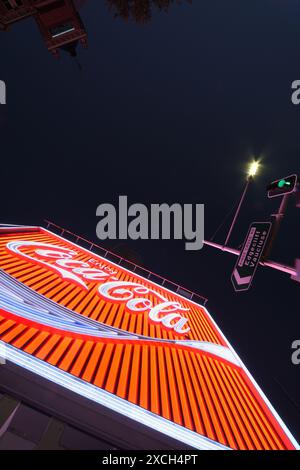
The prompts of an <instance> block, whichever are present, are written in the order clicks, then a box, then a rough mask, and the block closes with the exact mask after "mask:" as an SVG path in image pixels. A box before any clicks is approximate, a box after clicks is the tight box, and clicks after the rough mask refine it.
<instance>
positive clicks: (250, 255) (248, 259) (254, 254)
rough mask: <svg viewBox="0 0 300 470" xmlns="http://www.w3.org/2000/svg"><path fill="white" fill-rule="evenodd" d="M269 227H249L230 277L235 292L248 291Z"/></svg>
mask: <svg viewBox="0 0 300 470" xmlns="http://www.w3.org/2000/svg"><path fill="white" fill-rule="evenodd" d="M271 226H272V224H271V222H253V224H251V225H250V228H249V231H248V234H247V237H246V240H245V241H244V245H243V248H242V251H241V253H240V255H239V259H238V261H237V263H236V265H235V268H234V271H233V273H232V276H231V281H232V284H233V287H234V289H235V291H236V292H241V291H245V290H249V289H250V287H251V284H252V280H253V278H254V275H255V272H256V269H257V266H258V264H259V262H260V259H261V256H262V254H263V252H264V249H265V246H266V243H267V241H268V238H269V234H270V230H271Z"/></svg>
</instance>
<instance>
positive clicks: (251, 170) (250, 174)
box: [224, 159, 260, 246]
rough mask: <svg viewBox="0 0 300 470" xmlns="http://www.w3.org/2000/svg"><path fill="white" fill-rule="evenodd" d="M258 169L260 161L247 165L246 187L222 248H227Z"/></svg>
mask: <svg viewBox="0 0 300 470" xmlns="http://www.w3.org/2000/svg"><path fill="white" fill-rule="evenodd" d="M259 168H260V160H255V159H253V160H252V161H251V162H250V163H249V164H248V171H247V180H246V185H245V188H244V191H243V194H242V196H241V199H240V202H239V205H238V208H237V210H236V213H235V215H234V218H233V221H232V223H231V226H230V229H229V231H228V234H227V237H226V240H225V243H224V246H227V245H228V242H229V238H230V236H231V233H232V230H233V227H234V226H235V223H236V220H237V218H238V215H239V213H240V210H241V207H242V204H243V202H244V199H245V196H246V194H247V191H248V188H249V185H250V183H251V181H253V179H254V177H255V176H256V175H257V173H258V171H259Z"/></svg>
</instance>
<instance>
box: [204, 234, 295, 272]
mask: <svg viewBox="0 0 300 470" xmlns="http://www.w3.org/2000/svg"><path fill="white" fill-rule="evenodd" d="M204 245H208V246H212V247H213V248H217V249H218V250H221V251H226V252H227V253H231V254H233V255H236V256H239V255H240V253H241V252H240V250H236V249H235V248H230V247H229V246H224V245H219V243H214V242H210V241H207V240H204ZM259 264H260V265H262V266H267V267H268V268H272V269H275V270H276V271H281V272H283V273H287V274H290V275H291V276H297V270H296V268H293V267H292V266H286V265H284V264H280V263H276V262H275V261H271V260H265V261H260V263H259Z"/></svg>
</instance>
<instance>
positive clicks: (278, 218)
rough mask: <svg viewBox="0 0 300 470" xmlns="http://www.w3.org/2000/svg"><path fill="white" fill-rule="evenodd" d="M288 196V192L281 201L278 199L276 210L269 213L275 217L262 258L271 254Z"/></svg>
mask: <svg viewBox="0 0 300 470" xmlns="http://www.w3.org/2000/svg"><path fill="white" fill-rule="evenodd" d="M289 197H290V194H285V195H284V196H283V197H282V199H281V201H280V206H279V208H278V211H277V212H276V214H271V216H272V217H275V222H274V223H273V225H272V232H271V237H270V239H269V242H268V244H267V246H266V249H265V252H264V254H263V259H266V258H268V257H269V256H270V254H271V251H272V248H273V245H274V242H275V239H276V237H277V234H278V231H279V228H280V225H281V222H282V219H283V217H284V216H285V213H286V208H287V204H288V200H289Z"/></svg>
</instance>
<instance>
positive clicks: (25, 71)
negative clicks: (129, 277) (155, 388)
mask: <svg viewBox="0 0 300 470" xmlns="http://www.w3.org/2000/svg"><path fill="white" fill-rule="evenodd" d="M80 15H81V17H82V19H83V22H84V24H85V27H86V29H87V32H88V41H89V48H88V49H87V50H84V49H82V48H80V47H79V48H78V60H79V62H80V64H81V66H82V71H81V72H80V71H79V69H78V67H77V64H76V62H75V61H74V59H72V58H71V57H69V56H68V55H67V54H65V53H63V54H61V57H60V59H59V60H57V59H55V58H53V57H52V56H51V54H49V53H48V51H47V49H46V47H45V44H44V43H43V40H42V38H41V36H40V32H39V30H38V28H37V26H36V24H35V21H34V20H33V19H29V20H25V21H22V22H20V23H18V24H15V25H13V27H12V28H11V29H10V31H9V32H6V33H1V35H0V79H2V80H5V81H6V83H7V93H8V95H7V105H6V106H5V107H3V106H2V107H1V109H0V133H1V186H0V191H1V201H2V204H1V219H0V220H1V222H3V223H32V224H40V223H42V220H43V218H49V219H51V220H53V221H54V222H56V223H58V224H60V225H62V226H65V227H66V228H69V229H71V230H72V231H74V232H78V233H79V234H81V235H83V236H86V237H87V238H90V239H93V240H96V234H95V228H96V222H97V220H96V217H95V211H96V207H97V206H98V205H99V204H100V203H102V202H113V203H114V202H116V201H117V198H118V196H119V195H121V194H125V195H128V197H129V202H132V203H134V202H141V203H145V204H150V203H151V202H167V203H172V202H181V203H204V204H205V210H206V219H205V222H206V227H205V231H206V236H207V238H209V236H210V235H211V234H212V233H213V232H214V230H215V228H216V227H217V226H218V225H219V223H220V221H221V220H222V218H223V217H224V215H225V214H226V213H227V212H228V210H229V209H230V208H231V206H232V204H233V203H234V201H236V200H237V199H238V197H239V195H240V192H241V190H242V188H243V184H244V179H243V178H244V175H243V170H244V165H245V164H246V162H247V161H248V160H249V158H250V157H251V156H252V155H255V156H262V158H263V171H262V173H261V175H260V176H259V177H258V178H257V180H256V182H255V184H254V185H253V187H252V188H251V191H250V193H249V197H248V199H247V203H246V206H245V208H244V211H243V215H242V216H241V218H240V220H239V224H238V226H237V229H236V231H235V232H234V234H233V240H232V243H233V244H234V245H235V246H238V245H239V244H241V243H242V241H243V238H244V235H245V232H246V231H247V227H248V225H249V223H250V222H251V221H252V220H265V218H266V217H267V219H268V218H269V215H270V213H272V212H274V210H275V208H276V202H274V201H273V202H271V201H268V200H267V198H266V194H265V186H266V184H267V183H268V182H269V181H271V180H272V179H276V178H277V177H281V176H285V175H288V174H290V173H293V172H299V161H300V159H299V153H300V140H299V125H300V106H299V107H297V106H294V105H292V103H291V99H290V97H291V83H292V81H293V80H296V79H300V60H299V56H300V22H299V17H300V5H299V2H298V1H297V0H257V1H253V0H252V1H248V0H247V1H246V0H244V1H243V2H241V1H240V0H228V1H226V2H224V0H206V1H204V0H197V1H196V0H195V1H194V2H193V4H188V3H184V2H182V4H181V5H176V4H174V5H172V6H171V7H170V8H169V11H168V13H164V12H161V13H158V12H156V11H154V12H153V17H152V20H151V22H149V23H148V24H145V25H140V24H135V23H134V21H128V22H125V21H123V20H122V19H121V18H117V19H115V18H114V14H113V12H112V11H110V10H109V9H108V8H107V6H106V4H105V2H97V1H96V0H90V1H89V2H87V3H86V4H85V5H84V6H83V7H82V9H81V10H80ZM277 202H278V201H277ZM299 215H300V212H299V209H298V210H296V209H295V207H294V202H293V201H291V203H290V206H289V210H288V214H287V218H286V220H285V221H284V225H283V227H282V231H281V232H280V236H279V239H278V242H277V244H276V247H275V250H274V253H273V254H272V257H273V258H275V259H277V260H278V261H281V262H286V263H290V264H292V263H293V262H294V259H295V258H296V257H297V256H298V257H300V256H299V255H300V253H299V233H300V232H299V230H300V223H299ZM224 235H225V232H224V231H223V232H221V233H220V234H219V240H220V241H222V237H223V238H224ZM217 239H218V237H217ZM102 244H104V245H105V246H109V247H113V246H114V245H115V244H116V243H115V242H110V243H106V242H105V243H104V242H103V243H102ZM128 246H129V247H130V248H131V249H133V250H135V251H136V252H137V254H138V256H139V257H140V258H141V259H142V262H143V264H144V265H145V266H146V267H148V268H149V269H151V270H153V271H155V272H157V273H159V274H162V275H165V276H167V277H169V278H171V279H173V280H174V281H176V282H179V283H181V284H183V285H184V286H186V287H188V288H190V289H193V290H195V291H197V292H200V293H202V294H204V295H206V296H208V297H209V304H208V307H209V310H210V311H211V313H212V315H213V316H214V318H215V319H216V321H217V322H218V324H219V325H220V326H221V328H222V329H223V331H224V333H225V335H226V336H227V337H228V339H229V340H230V341H231V343H232V344H233V346H234V347H235V349H236V350H237V352H238V353H239V354H240V356H241V357H242V359H243V360H244V362H245V363H246V365H247V366H248V368H249V369H250V371H251V372H252V373H253V375H254V377H255V378H256V380H257V381H258V383H259V384H260V385H261V386H262V388H263V389H264V391H265V392H266V394H267V396H268V397H269V398H270V400H271V402H272V403H273V404H274V406H275V408H276V409H277V410H278V412H279V414H280V415H281V416H282V417H283V419H284V421H286V423H287V424H288V426H289V427H290V429H291V430H292V432H293V433H294V434H295V436H296V437H297V438H298V440H300V402H299V401H298V397H299V393H300V380H299V377H300V366H298V367H297V366H293V365H292V364H291V360H290V356H291V349H290V347H291V343H292V341H293V340H294V339H299V338H300V320H299V293H300V285H299V284H297V283H295V282H292V281H291V280H290V279H289V278H288V276H287V275H284V274H280V273H277V272H272V271H271V270H269V269H267V268H261V269H259V271H258V273H257V277H256V279H255V282H254V285H253V289H252V290H251V292H249V293H245V294H239V295H236V294H234V292H233V289H232V286H231V283H230V274H231V271H232V269H233V266H234V263H235V261H236V259H235V258H234V257H232V256H231V255H227V254H221V253H219V252H214V250H212V249H210V248H205V249H203V250H202V251H201V252H185V251H184V244H183V242H168V241H140V242H128ZM278 382H280V383H281V384H282V386H283V387H284V389H285V390H286V392H287V393H288V395H289V398H288V396H287V395H286V393H285V392H284V391H283V390H282V387H280V386H279V385H278ZM291 401H295V402H296V403H297V407H298V408H297V407H296V406H295V405H294V404H292V402H291Z"/></svg>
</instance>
